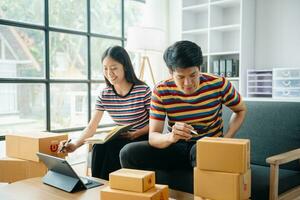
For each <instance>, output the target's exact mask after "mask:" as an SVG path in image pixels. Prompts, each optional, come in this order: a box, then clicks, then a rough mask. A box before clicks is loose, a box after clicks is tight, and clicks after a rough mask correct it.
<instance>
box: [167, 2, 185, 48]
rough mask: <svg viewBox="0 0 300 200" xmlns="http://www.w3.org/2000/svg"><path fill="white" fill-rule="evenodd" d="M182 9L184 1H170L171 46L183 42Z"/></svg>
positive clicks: (169, 41)
mask: <svg viewBox="0 0 300 200" xmlns="http://www.w3.org/2000/svg"><path fill="white" fill-rule="evenodd" d="M181 8H182V0H169V26H168V28H169V37H168V38H169V40H168V44H169V45H170V44H173V43H174V42H176V41H178V40H181V27H182V20H181V16H182V12H181Z"/></svg>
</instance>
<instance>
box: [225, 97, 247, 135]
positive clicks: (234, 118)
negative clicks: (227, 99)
mask: <svg viewBox="0 0 300 200" xmlns="http://www.w3.org/2000/svg"><path fill="white" fill-rule="evenodd" d="M230 109H231V110H232V111H233V114H232V115H231V117H230V120H229V126H228V130H227V132H226V133H225V134H224V137H226V138H232V137H234V135H235V134H236V132H237V131H238V130H239V128H240V127H241V125H242V124H243V122H244V119H245V117H246V112H247V108H246V105H245V103H244V102H243V101H242V102H241V103H239V104H238V105H237V106H234V107H232V108H230Z"/></svg>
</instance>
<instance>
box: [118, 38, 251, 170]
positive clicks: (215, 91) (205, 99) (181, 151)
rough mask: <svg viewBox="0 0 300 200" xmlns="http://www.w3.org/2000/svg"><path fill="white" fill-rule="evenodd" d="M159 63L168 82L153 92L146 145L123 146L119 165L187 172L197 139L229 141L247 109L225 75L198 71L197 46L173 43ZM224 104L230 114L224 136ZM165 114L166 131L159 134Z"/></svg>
mask: <svg viewBox="0 0 300 200" xmlns="http://www.w3.org/2000/svg"><path fill="white" fill-rule="evenodd" d="M164 60H165V62H166V64H167V67H168V68H169V72H170V74H171V76H172V78H171V79H168V80H165V81H163V82H161V83H159V84H158V85H157V86H156V88H155V89H154V91H153V93H152V99H151V109H150V122H149V142H147V141H144V142H135V143H131V144H128V145H126V146H125V147H124V148H123V149H122V150H121V152H120V161H121V165H122V167H125V168H137V169H146V170H147V169H148V170H156V169H180V168H192V167H194V166H195V163H196V148H195V147H196V141H197V140H198V139H201V138H202V137H204V136H209V137H233V136H234V135H235V133H236V132H237V131H238V129H239V128H240V126H241V124H242V123H243V121H244V118H245V115H246V107H245V104H244V102H243V101H242V99H241V96H240V94H239V93H238V92H237V91H236V90H235V88H234V87H233V85H232V84H231V83H230V82H229V81H228V80H226V79H225V78H224V77H218V76H214V75H210V74H206V73H201V71H200V65H201V64H202V61H203V58H202V52H201V48H200V47H199V46H198V45H197V44H195V43H193V42H190V41H179V42H176V43H175V44H173V45H172V46H170V47H169V48H168V49H167V50H166V51H165V53H164ZM223 104H224V105H226V106H227V107H229V108H230V109H231V110H232V111H233V112H234V113H233V115H232V117H231V119H230V122H229V128H228V130H226V132H224V133H223V120H222V105H223ZM166 116H167V118H168V130H169V132H168V133H166V134H162V132H163V129H164V124H165V120H166ZM193 132H194V133H193Z"/></svg>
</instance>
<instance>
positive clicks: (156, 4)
mask: <svg viewBox="0 0 300 200" xmlns="http://www.w3.org/2000/svg"><path fill="white" fill-rule="evenodd" d="M168 10H169V9H168V0H146V8H145V13H144V17H143V18H144V19H143V23H142V25H143V26H147V27H155V28H160V29H162V30H163V31H165V38H166V42H165V45H164V46H165V48H166V47H167V42H168V36H169V32H168V30H169V28H168V23H169V22H168V21H169V18H168V15H169V14H168V12H169V11H168ZM165 48H164V49H165ZM164 49H163V50H164ZM148 56H149V58H150V62H151V66H152V70H153V72H154V76H155V81H156V83H157V82H158V81H161V80H163V79H165V78H167V77H168V71H167V67H166V66H165V63H164V61H163V51H162V52H160V53H154V54H148ZM145 80H146V82H147V83H148V84H149V85H150V86H152V80H151V76H150V72H149V71H148V66H146V69H145Z"/></svg>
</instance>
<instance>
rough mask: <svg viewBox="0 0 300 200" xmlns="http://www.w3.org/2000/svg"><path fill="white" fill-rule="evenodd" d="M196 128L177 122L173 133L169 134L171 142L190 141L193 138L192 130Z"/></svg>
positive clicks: (173, 127)
mask: <svg viewBox="0 0 300 200" xmlns="http://www.w3.org/2000/svg"><path fill="white" fill-rule="evenodd" d="M193 129H194V128H193V127H192V126H191V125H188V124H186V123H183V122H176V123H175V124H174V125H173V126H172V132H170V133H169V140H170V142H172V143H176V142H178V140H180V139H182V140H189V139H191V138H192V135H191V130H193Z"/></svg>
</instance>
